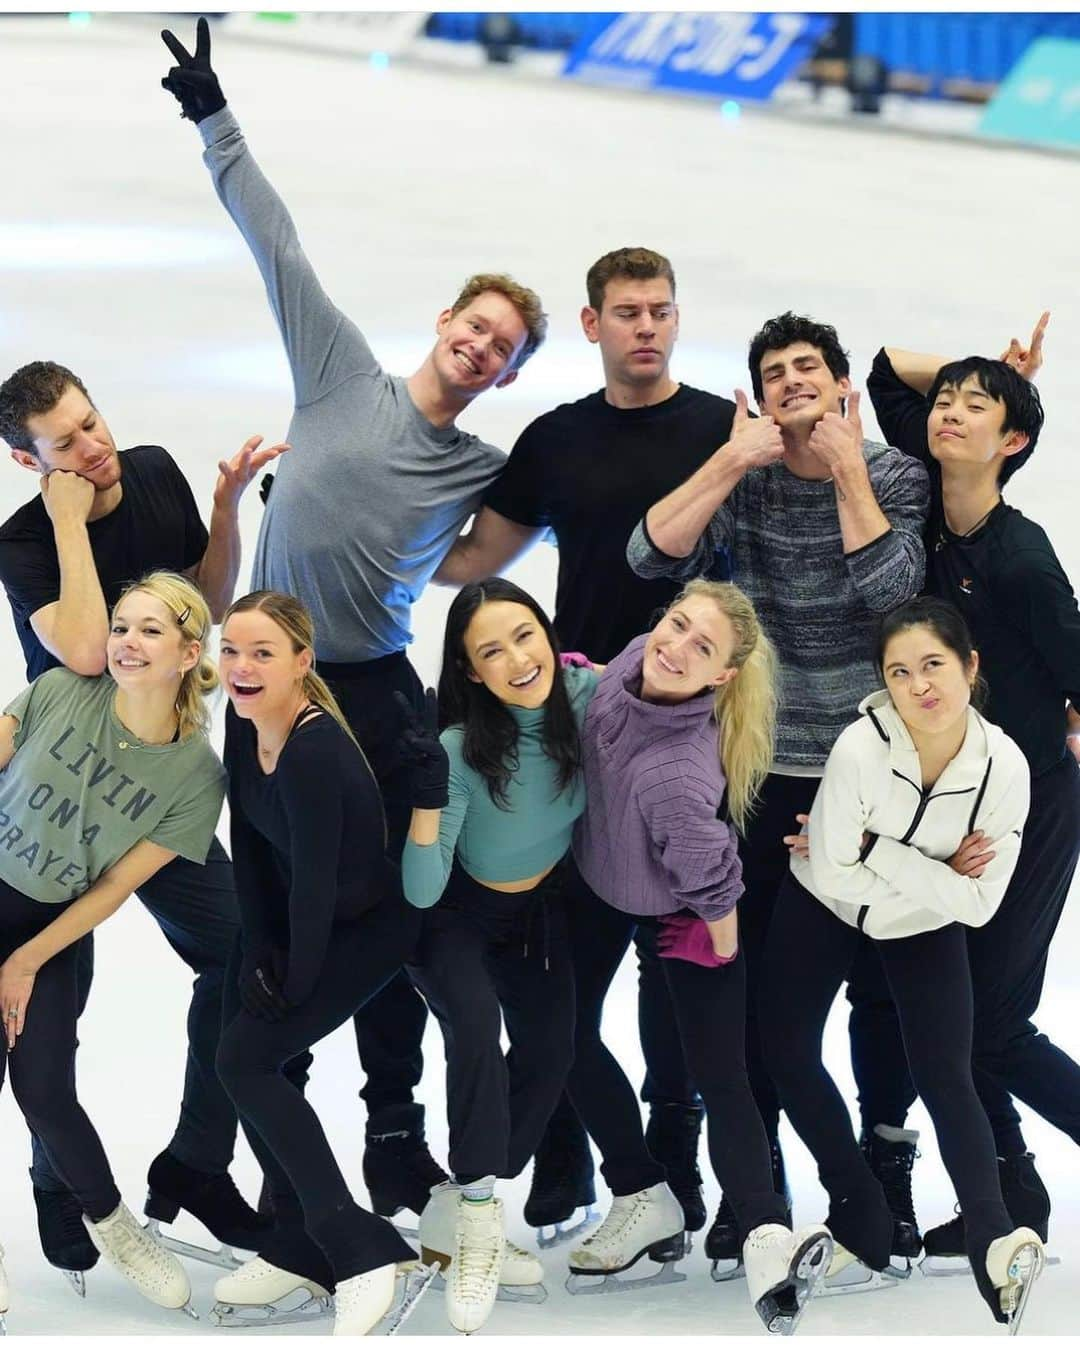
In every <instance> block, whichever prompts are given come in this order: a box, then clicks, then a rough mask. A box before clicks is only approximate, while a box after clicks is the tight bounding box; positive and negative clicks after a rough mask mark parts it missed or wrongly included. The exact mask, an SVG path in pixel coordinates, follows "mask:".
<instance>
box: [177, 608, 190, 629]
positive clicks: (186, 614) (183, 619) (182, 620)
mask: <svg viewBox="0 0 1080 1347" xmlns="http://www.w3.org/2000/svg"><path fill="white" fill-rule="evenodd" d="M190 616H191V604H190V603H189V604H188V606H187V607H186V608H185V609H184V611H183V612H182V613H181V614H180V615H179V617H177V619H176V620H177V622H179V624H180V625H181V626H183V625H184V623H185V622H186V621H187V620H188V618H189V617H190Z"/></svg>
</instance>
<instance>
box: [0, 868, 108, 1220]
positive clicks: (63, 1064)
mask: <svg viewBox="0 0 1080 1347" xmlns="http://www.w3.org/2000/svg"><path fill="white" fill-rule="evenodd" d="M67 906H68V904H67V903H39V902H35V901H34V899H32V898H27V897H26V895H25V894H23V893H20V892H19V891H18V890H17V889H13V888H11V886H10V885H8V884H5V883H4V882H3V881H2V880H0V963H3V962H4V960H5V959H7V958H8V956H9V955H10V954H12V953H13V952H14V951H15V950H16V949H18V948H19V946H20V945H22V944H24V943H25V942H26V941H27V940H32V939H33V938H34V936H36V935H37V934H38V932H39V931H41V930H43V929H44V928H45V927H46V926H48V925H49V923H50V922H51V921H53V920H54V919H55V918H56V917H58V916H59V915H60V913H61V912H63V910H64V908H65V907H67ZM80 943H81V942H79V941H76V943H75V944H74V945H69V946H68V947H67V949H64V950H61V951H60V953H59V954H57V955H55V956H54V957H53V958H52V959H50V960H49V962H48V963H47V964H45V965H44V966H43V967H42V969H41V970H40V972H39V973H38V975H37V977H36V978H35V979H34V987H33V991H32V992H31V996H30V1001H29V1004H28V1005H27V1008H26V1016H25V1022H24V1027H23V1032H22V1033H21V1034H20V1035H19V1039H18V1042H17V1043H16V1045H15V1047H14V1049H13V1050H9V1049H8V1046H7V1038H6V1036H5V1035H4V1034H2V1033H0V1086H2V1085H3V1083H4V1070H5V1066H6V1067H7V1070H8V1071H9V1072H10V1075H11V1088H12V1090H13V1091H14V1092H15V1101H16V1103H17V1104H18V1105H19V1108H20V1109H21V1111H22V1115H23V1117H24V1118H25V1119H26V1122H27V1125H28V1126H29V1127H30V1129H31V1131H32V1132H33V1133H34V1134H35V1136H36V1137H37V1138H38V1139H39V1141H40V1142H41V1143H42V1144H43V1145H44V1147H45V1149H46V1152H47V1154H48V1157H49V1160H50V1161H51V1162H52V1167H53V1169H54V1170H55V1171H56V1173H57V1174H58V1175H59V1176H60V1178H61V1179H62V1180H63V1182H64V1183H65V1184H66V1185H67V1187H68V1188H70V1189H71V1191H72V1192H73V1193H74V1194H75V1196H76V1198H77V1199H78V1201H79V1204H80V1206H81V1207H82V1209H83V1211H84V1212H85V1213H86V1214H87V1216H89V1217H90V1219H91V1220H92V1221H101V1220H104V1219H105V1217H106V1216H108V1215H110V1214H111V1213H112V1212H114V1211H115V1210H116V1208H117V1206H119V1204H120V1193H119V1191H118V1190H117V1187H116V1184H115V1182H114V1181H113V1176H112V1171H111V1170H110V1168H109V1162H108V1160H107V1159H106V1157H105V1151H104V1149H103V1147H102V1145H101V1139H100V1137H99V1136H98V1134H97V1132H96V1131H95V1130H94V1125H93V1123H92V1122H91V1121H90V1119H89V1118H88V1117H87V1116H86V1113H85V1112H84V1110H83V1107H82V1105H81V1104H80V1103H79V1101H78V1099H77V1098H76V1096H75V1073H74V1071H73V1070H72V1065H71V1064H72V1062H73V1061H74V1057H75V1043H76V1040H75V1025H76V1021H77V1019H78V1016H79V989H78V958H79V944H80Z"/></svg>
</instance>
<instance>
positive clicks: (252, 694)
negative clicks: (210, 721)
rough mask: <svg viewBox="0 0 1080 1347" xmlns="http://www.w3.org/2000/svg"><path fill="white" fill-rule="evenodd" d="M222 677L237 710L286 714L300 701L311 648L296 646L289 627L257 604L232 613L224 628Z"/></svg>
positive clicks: (220, 662)
mask: <svg viewBox="0 0 1080 1347" xmlns="http://www.w3.org/2000/svg"><path fill="white" fill-rule="evenodd" d="M218 668H219V671H220V674H221V681H222V683H223V684H224V687H225V691H226V692H227V693H228V695H229V700H230V701H231V702H232V704H233V709H234V710H235V711H236V714H237V715H238V716H244V717H253V718H259V719H262V718H264V717H265V718H270V719H272V718H273V717H274V716H275V715H278V714H280V715H282V716H286V715H288V714H289V713H290V712H291V711H293V710H294V709H295V707H296V703H297V698H298V696H299V695H300V689H301V686H302V684H303V680H304V675H305V674H306V673H307V672H308V670H309V669H310V668H311V651H310V650H308V649H303V650H300V651H296V650H294V649H293V644H292V641H291V640H290V639H289V637H288V635H287V634H286V632H285V631H283V630H282V628H281V627H279V626H278V624H277V623H276V622H275V621H274V619H273V618H272V617H270V616H269V615H268V614H267V613H265V612H263V611H262V610H261V609H259V608H252V609H248V610H246V611H244V612H239V613H232V614H231V615H230V616H229V618H228V620H227V622H226V623H225V626H224V627H223V628H222V632H221V651H220V654H219V656H218Z"/></svg>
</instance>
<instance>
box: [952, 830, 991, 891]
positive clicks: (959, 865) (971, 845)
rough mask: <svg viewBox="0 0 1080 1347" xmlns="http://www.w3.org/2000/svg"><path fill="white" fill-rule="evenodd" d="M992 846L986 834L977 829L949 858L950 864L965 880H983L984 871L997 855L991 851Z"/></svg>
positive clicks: (969, 834)
mask: <svg viewBox="0 0 1080 1347" xmlns="http://www.w3.org/2000/svg"><path fill="white" fill-rule="evenodd" d="M990 845H991V844H990V843H989V842H987V840H986V834H985V833H984V832H983V831H982V830H981V829H979V828H976V829H975V831H974V832H973V833H968V835H967V836H966V837H965V838H964V840H963V841H962V842H961V843H960V845H959V846H958V847H957V848H956V850H955V851H954V852H953V854H952V855H951V856H950V857H949V860H948V864H949V865H950V866H951V867H952V868H953V869H954V870H955V871H956V873H957V874H958V875H963V876H964V877H965V879H981V878H982V873H983V871H984V870H985V869H986V867H987V866H988V865H989V864H990V862H991V861H992V860H993V859H994V857H995V855H996V854H997V853H996V852H994V851H990V850H989V847H990Z"/></svg>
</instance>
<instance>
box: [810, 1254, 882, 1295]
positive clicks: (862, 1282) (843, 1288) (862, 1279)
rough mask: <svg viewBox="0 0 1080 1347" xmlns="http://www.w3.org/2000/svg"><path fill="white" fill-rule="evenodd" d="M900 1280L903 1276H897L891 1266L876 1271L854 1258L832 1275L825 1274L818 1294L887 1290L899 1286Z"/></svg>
mask: <svg viewBox="0 0 1080 1347" xmlns="http://www.w3.org/2000/svg"><path fill="white" fill-rule="evenodd" d="M901 1281H903V1278H902V1277H898V1276H897V1275H896V1274H895V1273H894V1272H893V1270H892V1268H891V1267H887V1268H884V1269H883V1270H882V1271H881V1272H878V1271H876V1270H875V1269H874V1268H872V1267H867V1265H866V1264H865V1263H860V1262H859V1261H858V1259H856V1260H855V1261H854V1262H852V1263H849V1264H848V1265H847V1267H845V1268H842V1269H841V1270H840V1271H839V1272H837V1273H835V1274H834V1275H833V1276H832V1277H829V1276H826V1277H825V1278H824V1279H823V1280H822V1282H821V1285H820V1288H819V1290H818V1295H821V1296H850V1295H858V1294H859V1292H860V1291H888V1290H891V1289H892V1288H893V1287H896V1286H899V1285H900V1283H901Z"/></svg>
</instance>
